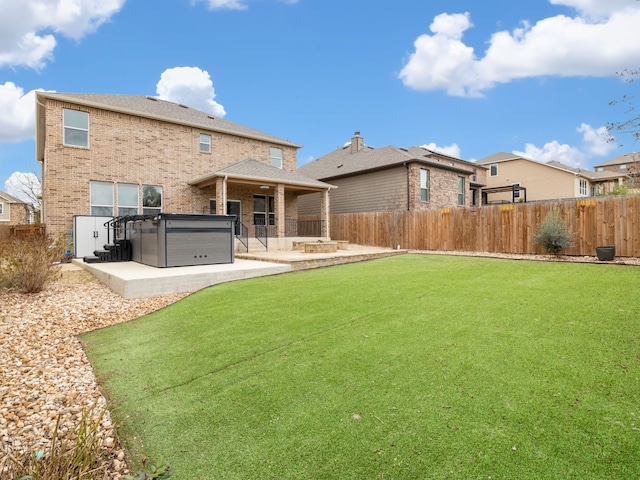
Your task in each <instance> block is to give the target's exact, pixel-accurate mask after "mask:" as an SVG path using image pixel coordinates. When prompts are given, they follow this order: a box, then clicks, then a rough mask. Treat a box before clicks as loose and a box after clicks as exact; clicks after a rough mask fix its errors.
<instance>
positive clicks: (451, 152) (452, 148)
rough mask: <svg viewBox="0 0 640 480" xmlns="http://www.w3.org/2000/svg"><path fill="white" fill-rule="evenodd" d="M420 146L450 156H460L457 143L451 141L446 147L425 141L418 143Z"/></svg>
mask: <svg viewBox="0 0 640 480" xmlns="http://www.w3.org/2000/svg"><path fill="white" fill-rule="evenodd" d="M420 146H421V147H422V148H426V149H427V150H432V151H434V152H439V153H443V154H445V155H448V156H450V157H455V158H461V157H460V147H459V146H458V144H457V143H452V144H451V145H449V146H448V147H439V146H438V145H436V144H435V143H433V142H431V143H427V144H425V145H420Z"/></svg>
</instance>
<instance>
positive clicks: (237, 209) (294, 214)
mask: <svg viewBox="0 0 640 480" xmlns="http://www.w3.org/2000/svg"><path fill="white" fill-rule="evenodd" d="M188 183H189V185H190V186H191V187H192V188H193V189H194V192H193V193H194V197H195V198H198V199H199V200H198V202H199V205H200V206H201V207H200V208H201V210H202V213H210V214H217V215H236V216H237V218H238V221H237V224H236V237H237V238H238V239H239V240H240V242H241V243H243V244H244V245H245V246H246V249H247V251H249V250H250V246H249V244H250V243H251V239H255V240H256V241H258V242H259V243H260V244H262V247H261V248H262V250H267V251H270V250H287V249H290V248H291V246H292V244H293V242H294V241H296V240H297V239H299V238H301V237H313V238H317V239H325V240H328V239H330V238H331V232H330V231H329V212H330V210H329V192H330V190H331V189H332V188H336V187H335V186H333V185H330V184H328V183H325V182H321V181H318V180H314V179H311V178H307V177H305V176H303V175H300V174H298V173H297V172H290V171H286V170H283V169H281V168H277V167H274V166H272V165H267V164H264V163H261V162H258V161H257V160H253V159H246V160H243V161H241V162H239V163H235V164H233V165H230V166H228V167H225V168H222V169H220V170H217V171H214V172H211V173H209V174H206V175H203V176H200V177H197V178H194V179H192V180H191V181H189V182H188ZM315 192H320V193H321V194H322V195H321V215H320V220H314V221H309V220H305V221H300V220H298V196H299V195H305V194H308V193H315ZM253 243H255V241H254V242H253ZM259 248H260V247H259Z"/></svg>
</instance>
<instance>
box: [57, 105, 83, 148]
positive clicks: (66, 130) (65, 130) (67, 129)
mask: <svg viewBox="0 0 640 480" xmlns="http://www.w3.org/2000/svg"><path fill="white" fill-rule="evenodd" d="M67 112H69V113H70V114H72V115H78V114H84V116H85V117H86V123H87V126H86V128H83V127H81V126H79V125H72V124H71V123H72V122H71V118H69V119H67ZM78 132H84V133H85V135H86V141H83V142H73V141H71V140H72V139H69V140H68V139H67V135H68V134H70V133H78ZM62 143H63V145H65V146H67V147H79V148H89V112H83V111H81V110H72V109H70V108H63V109H62Z"/></svg>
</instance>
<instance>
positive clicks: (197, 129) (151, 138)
mask: <svg viewBox="0 0 640 480" xmlns="http://www.w3.org/2000/svg"><path fill="white" fill-rule="evenodd" d="M36 102H37V110H36V111H37V127H36V130H37V131H36V154H37V160H38V161H39V162H41V163H42V197H43V204H42V219H43V222H44V223H45V224H46V226H47V231H48V232H49V233H51V234H68V233H69V232H70V231H71V228H72V224H73V216H74V215H96V216H108V217H110V216H122V215H132V214H154V213H156V212H161V211H162V212H167V213H197V214H208V213H216V214H234V215H237V216H238V218H239V219H240V220H241V221H242V223H243V224H244V225H245V226H247V227H248V229H249V232H250V234H251V230H252V228H253V226H254V225H259V224H261V225H264V224H267V225H269V231H270V233H269V235H270V236H273V237H277V238H278V239H281V240H282V239H284V238H286V237H295V236H296V228H297V224H296V221H297V218H298V202H297V198H298V196H299V195H301V194H307V193H313V192H315V193H318V194H319V195H320V198H321V205H322V214H323V217H322V218H324V219H327V220H328V214H329V190H330V188H331V185H328V184H326V183H324V182H321V181H318V180H316V179H312V178H308V177H305V176H303V175H301V174H299V173H298V172H297V171H296V155H297V150H298V148H300V146H299V145H297V144H295V143H293V142H290V141H288V140H284V139H281V138H278V137H275V136H272V135H269V134H266V133H263V132H260V131H258V130H254V129H251V128H248V127H245V126H242V125H239V124H237V123H233V122H230V121H228V120H224V119H222V118H218V117H215V116H212V115H210V114H207V113H206V112H202V111H199V110H195V109H193V108H189V107H187V106H186V105H180V104H176V103H172V102H167V101H163V100H160V99H158V98H155V97H145V96H138V95H102V94H74V93H51V92H37V94H36ZM318 234H319V235H320V236H323V237H328V236H329V232H328V221H323V222H322V226H321V231H318ZM280 243H281V242H280ZM280 243H279V242H273V241H272V242H270V246H272V247H276V248H277V247H278V246H280V247H282V248H284V246H285V245H281V244H280Z"/></svg>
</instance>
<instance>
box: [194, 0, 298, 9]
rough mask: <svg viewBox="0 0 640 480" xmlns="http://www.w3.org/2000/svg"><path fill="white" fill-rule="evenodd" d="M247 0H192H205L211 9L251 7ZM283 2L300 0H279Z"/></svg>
mask: <svg viewBox="0 0 640 480" xmlns="http://www.w3.org/2000/svg"><path fill="white" fill-rule="evenodd" d="M246 1H247V0H192V3H198V2H204V3H206V4H207V5H208V6H209V10H246V9H247V8H249V7H248V6H247V4H246V3H245V2H246ZM279 1H280V2H281V3H287V4H289V5H293V4H295V3H298V1H299V0H279Z"/></svg>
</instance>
